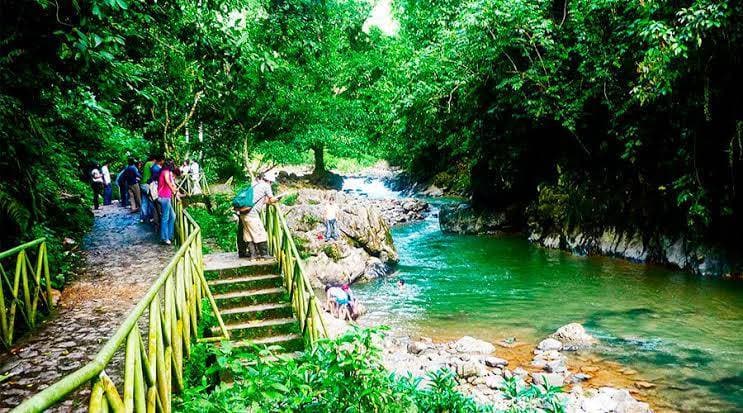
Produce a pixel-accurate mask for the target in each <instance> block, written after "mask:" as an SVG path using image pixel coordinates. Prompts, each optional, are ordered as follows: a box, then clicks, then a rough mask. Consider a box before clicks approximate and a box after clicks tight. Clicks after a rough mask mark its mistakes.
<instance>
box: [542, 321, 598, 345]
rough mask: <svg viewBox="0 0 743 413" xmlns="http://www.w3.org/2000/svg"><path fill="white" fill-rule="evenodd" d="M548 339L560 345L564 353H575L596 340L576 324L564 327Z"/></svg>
mask: <svg viewBox="0 0 743 413" xmlns="http://www.w3.org/2000/svg"><path fill="white" fill-rule="evenodd" d="M550 337H551V338H553V339H555V340H558V341H559V342H560V343H562V350H565V351H575V350H578V349H582V348H586V347H590V346H592V345H593V344H595V343H596V339H595V338H593V336H591V335H590V334H588V333H586V330H585V328H583V326H582V325H580V324H578V323H570V324H567V325H564V326H562V327H560V328H558V329H557V331H556V332H555V333H554V334H552V336H550ZM540 344H541V343H540Z"/></svg>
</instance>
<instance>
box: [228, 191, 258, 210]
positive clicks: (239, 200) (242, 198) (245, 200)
mask: <svg viewBox="0 0 743 413" xmlns="http://www.w3.org/2000/svg"><path fill="white" fill-rule="evenodd" d="M253 205H255V201H254V200H253V187H252V186H249V187H247V188H245V189H243V190H241V191H240V192H238V193H237V195H235V197H234V198H232V207H233V208H252V207H253Z"/></svg>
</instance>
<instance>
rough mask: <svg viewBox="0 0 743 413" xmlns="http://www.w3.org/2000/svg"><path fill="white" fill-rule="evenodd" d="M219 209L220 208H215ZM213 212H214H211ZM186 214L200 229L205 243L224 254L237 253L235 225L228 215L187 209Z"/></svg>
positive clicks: (199, 209)
mask: <svg viewBox="0 0 743 413" xmlns="http://www.w3.org/2000/svg"><path fill="white" fill-rule="evenodd" d="M217 209H220V207H217ZM213 211H214V210H213ZM188 213H189V214H191V217H192V218H193V219H194V220H196V222H197V223H198V224H199V226H200V227H201V233H202V236H203V237H204V241H205V244H206V242H209V243H212V244H214V245H216V246H217V247H219V249H220V250H222V251H224V252H233V251H237V244H236V242H235V225H236V224H235V223H234V222H232V221H231V220H230V216H229V215H225V214H223V213H219V212H217V211H214V212H209V211H207V210H205V209H201V208H189V209H188Z"/></svg>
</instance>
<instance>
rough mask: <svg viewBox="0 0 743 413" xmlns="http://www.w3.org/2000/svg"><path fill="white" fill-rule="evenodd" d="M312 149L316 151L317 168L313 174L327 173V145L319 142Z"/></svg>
mask: <svg viewBox="0 0 743 413" xmlns="http://www.w3.org/2000/svg"><path fill="white" fill-rule="evenodd" d="M312 151H313V152H314V153H315V170H314V171H312V174H313V175H315V176H322V175H325V172H326V171H325V145H323V144H317V145H315V146H313V147H312Z"/></svg>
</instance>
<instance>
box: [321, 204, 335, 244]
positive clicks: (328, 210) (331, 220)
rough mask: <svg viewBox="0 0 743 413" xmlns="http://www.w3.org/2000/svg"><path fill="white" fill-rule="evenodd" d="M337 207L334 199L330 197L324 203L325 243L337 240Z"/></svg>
mask: <svg viewBox="0 0 743 413" xmlns="http://www.w3.org/2000/svg"><path fill="white" fill-rule="evenodd" d="M337 215H338V205H337V204H336V203H335V198H334V197H333V196H332V195H331V197H330V198H329V199H328V202H326V203H325V210H324V211H323V219H324V220H325V241H331V240H337V239H338V238H339V236H338V220H337Z"/></svg>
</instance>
